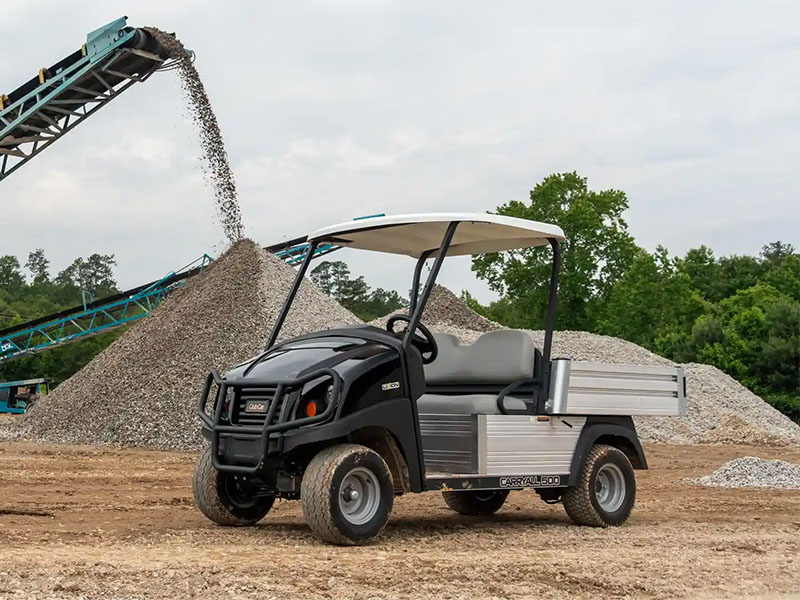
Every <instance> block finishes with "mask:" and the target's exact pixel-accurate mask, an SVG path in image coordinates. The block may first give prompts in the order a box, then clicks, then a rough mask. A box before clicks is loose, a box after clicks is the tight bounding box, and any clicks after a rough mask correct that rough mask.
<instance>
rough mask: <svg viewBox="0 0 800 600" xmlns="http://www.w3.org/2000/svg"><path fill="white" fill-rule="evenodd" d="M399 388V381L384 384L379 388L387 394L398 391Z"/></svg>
mask: <svg viewBox="0 0 800 600" xmlns="http://www.w3.org/2000/svg"><path fill="white" fill-rule="evenodd" d="M399 387H400V382H399V381H390V382H389V383H384V384H383V385H382V386H381V389H382V390H383V391H384V392H388V391H389V390H396V389H398V388H399Z"/></svg>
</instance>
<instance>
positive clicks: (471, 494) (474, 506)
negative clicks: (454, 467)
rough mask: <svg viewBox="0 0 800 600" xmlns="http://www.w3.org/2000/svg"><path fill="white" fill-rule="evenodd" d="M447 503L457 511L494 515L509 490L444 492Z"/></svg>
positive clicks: (473, 514)
mask: <svg viewBox="0 0 800 600" xmlns="http://www.w3.org/2000/svg"><path fill="white" fill-rule="evenodd" d="M442 497H443V498H444V501H445V504H447V506H449V507H450V508H452V509H453V510H454V511H456V512H457V513H460V514H462V515H469V516H473V517H474V516H478V515H492V514H494V513H496V512H497V511H498V510H500V508H501V507H502V506H503V504H505V501H506V498H508V490H475V491H462V492H442Z"/></svg>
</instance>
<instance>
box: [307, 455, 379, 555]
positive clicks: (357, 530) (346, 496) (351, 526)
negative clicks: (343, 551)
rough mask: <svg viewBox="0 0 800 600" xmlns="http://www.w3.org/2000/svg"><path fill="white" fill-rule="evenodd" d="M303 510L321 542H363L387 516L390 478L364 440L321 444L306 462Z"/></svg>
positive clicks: (376, 531)
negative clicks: (360, 441)
mask: <svg viewBox="0 0 800 600" xmlns="http://www.w3.org/2000/svg"><path fill="white" fill-rule="evenodd" d="M300 500H301V503H302V505H303V514H304V515H305V517H306V522H307V523H308V525H309V527H311V530H312V531H313V532H314V533H315V534H317V536H318V537H319V538H320V539H321V540H322V541H324V542H328V543H331V544H340V545H356V544H364V543H366V542H368V541H370V540H372V539H373V538H375V537H376V536H377V535H378V534H380V532H381V531H382V530H383V528H384V526H385V525H386V522H387V521H388V520H389V514H390V513H391V512H392V504H393V503H394V483H393V481H392V474H391V472H390V471H389V467H388V466H387V464H386V462H385V461H384V460H383V458H381V456H380V455H379V454H378V453H377V452H374V451H373V450H370V449H369V448H367V447H365V446H359V445H357V444H337V445H336V446H331V447H329V448H325V449H324V450H322V451H321V452H320V453H319V454H317V455H316V456H315V457H314V458H313V459H312V460H311V462H310V463H309V465H308V467H306V471H305V473H304V474H303V481H302V483H301V484H300Z"/></svg>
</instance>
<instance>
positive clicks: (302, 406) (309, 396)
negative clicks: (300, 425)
mask: <svg viewBox="0 0 800 600" xmlns="http://www.w3.org/2000/svg"><path fill="white" fill-rule="evenodd" d="M331 402H333V385H328V386H327V387H325V386H324V385H317V386H316V387H314V388H312V389H310V390H309V391H308V392H306V393H305V394H303V395H302V396H301V397H300V403H299V404H298V407H297V418H298V419H303V418H306V417H315V416H317V415H319V414H322V413H323V412H324V411H325V409H326V408H328V405H329V404H330V403H331Z"/></svg>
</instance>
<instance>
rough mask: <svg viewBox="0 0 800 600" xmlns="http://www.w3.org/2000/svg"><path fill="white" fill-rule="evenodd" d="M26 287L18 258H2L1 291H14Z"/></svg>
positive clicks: (0, 263) (0, 259) (0, 262)
mask: <svg viewBox="0 0 800 600" xmlns="http://www.w3.org/2000/svg"><path fill="white" fill-rule="evenodd" d="M23 285H25V277H24V276H23V275H22V272H21V271H20V265H19V261H18V260H17V257H16V256H10V255H6V256H0V289H3V288H5V289H6V290H9V291H13V290H17V289H19V288H21V287H22V286H23Z"/></svg>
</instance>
